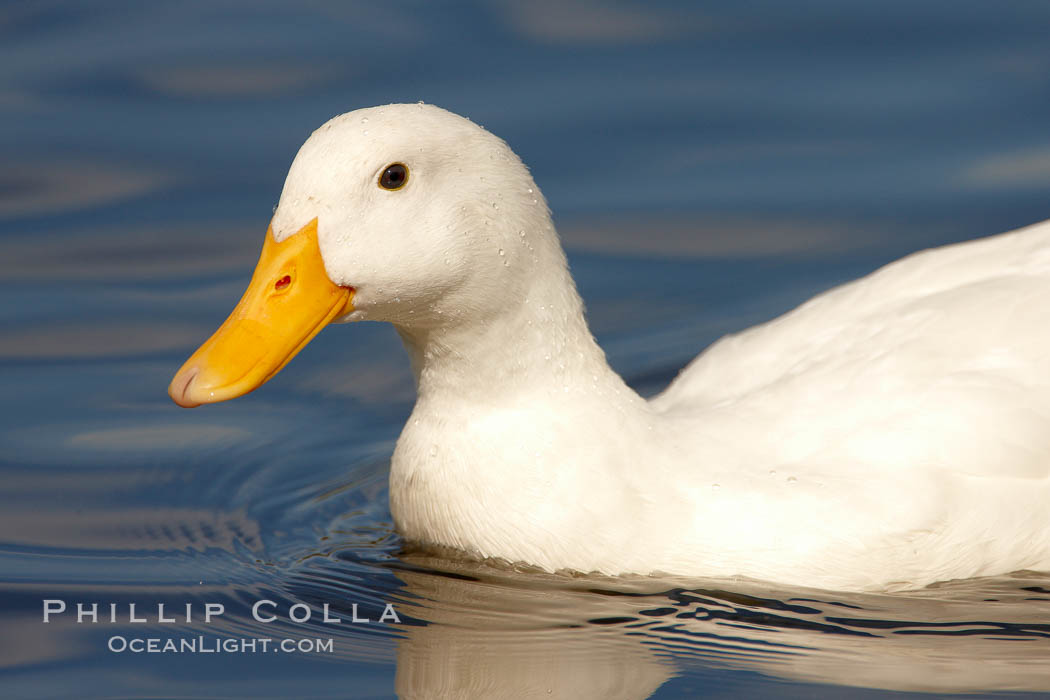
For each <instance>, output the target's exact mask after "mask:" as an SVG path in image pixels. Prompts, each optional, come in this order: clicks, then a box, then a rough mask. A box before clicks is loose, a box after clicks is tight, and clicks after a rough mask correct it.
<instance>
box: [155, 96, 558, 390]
mask: <svg viewBox="0 0 1050 700" xmlns="http://www.w3.org/2000/svg"><path fill="white" fill-rule="evenodd" d="M526 235H527V236H529V244H528V245H527V246H526V245H522V240H523V238H522V237H523V236H526ZM551 256H553V257H554V258H555V259H560V260H561V265H560V267H562V268H564V256H563V254H562V253H561V248H560V246H559V245H558V243H557V239H556V236H555V235H554V233H553V228H552V227H551V225H550V218H549V212H548V210H547V206H546V203H545V202H544V201H543V198H542V196H541V195H540V193H539V190H538V188H537V187H536V185H535V184H534V183H533V181H532V178H531V177H530V175H529V173H528V170H527V169H526V168H525V166H524V165H523V164H522V163H521V161H520V160H519V159H518V158H517V156H516V155H514V153H513V152H512V151H511V150H510V148H509V147H508V146H507V145H506V144H505V143H504V142H503V141H502V140H500V139H499V138H497V137H495V136H493V135H492V134H490V133H488V132H487V131H485V130H484V129H482V128H481V127H479V126H477V125H475V124H474V123H472V122H470V121H469V120H467V119H465V118H463V117H460V116H457V115H455V114H452V113H451V112H447V111H445V110H442V109H439V108H437V107H433V106H430V105H423V104H417V105H387V106H384V107H374V108H370V109H362V110H358V111H355V112H350V113H347V114H343V115H341V116H338V117H335V118H334V119H332V120H330V121H329V122H328V123H326V124H324V125H323V126H322V127H321V128H320V129H318V130H317V131H315V132H314V133H313V134H312V135H311V136H310V138H309V139H308V140H307V141H306V143H304V144H303V146H302V148H301V149H300V150H299V153H298V155H297V156H296V157H295V160H294V162H293V163H292V166H291V169H290V170H289V172H288V177H287V179H286V181H285V184H284V189H283V191H282V193H281V198H280V202H279V204H278V206H277V209H276V210H275V212H274V216H273V220H272V222H271V224H270V228H269V230H268V231H267V232H266V240H265V243H264V244H263V250H262V255H261V257H260V259H259V263H258V266H257V267H256V269H255V274H254V276H253V277H252V280H251V283H250V285H249V287H248V289H247V291H246V292H245V293H244V296H243V298H242V299H241V301H240V303H239V304H237V306H236V308H235V309H234V310H233V312H232V313H231V314H230V316H229V318H228V319H227V320H226V322H225V323H223V324H222V326H221V327H220V328H219V329H218V330H217V331H216V332H215V333H214V334H213V335H212V336H211V338H209V339H208V340H207V341H206V342H205V343H204V345H202V346H201V347H200V348H199V349H198V350H197V351H196V352H195V353H193V355H192V356H191V357H190V358H189V359H188V360H187V361H186V363H185V364H184V365H183V366H182V368H181V369H180V370H179V371H178V372H177V373H176V375H175V377H174V378H173V379H172V381H171V385H170V386H169V388H168V393H169V395H170V396H171V398H172V399H173V400H174V401H175V403H177V404H179V405H180V406H184V407H191V406H197V405H200V404H203V403H212V402H216V401H224V400H227V399H232V398H235V397H237V396H241V395H242V394H245V393H248V392H249V391H252V390H253V389H256V388H258V387H259V386H261V385H262V384H263V383H265V382H266V381H267V380H269V379H270V378H271V377H273V376H274V375H275V374H277V372H278V371H280V370H281V368H282V367H284V365H285V364H287V363H288V362H289V361H290V360H291V359H292V357H294V356H295V355H296V353H298V352H299V351H300V350H301V349H302V348H303V347H304V346H305V345H306V344H307V343H308V342H309V341H310V340H311V339H312V338H313V337H314V336H315V335H316V334H317V333H319V332H320V331H321V329H322V328H324V327H325V326H326V325H328V324H329V323H332V322H346V321H359V320H377V321H389V322H392V323H395V324H396V325H398V326H399V328H403V329H409V330H411V331H424V332H425V331H426V330H427V329H430V328H435V327H440V326H443V325H448V324H456V323H464V322H468V321H470V322H478V321H482V322H483V321H484V319H485V318H487V317H489V316H491V315H492V314H497V313H499V312H500V310H501V308H503V307H504V306H506V305H507V304H508V303H513V300H515V299H520V298H521V297H522V296H523V293H524V290H525V289H526V288H527V287H528V286H529V285H530V284H532V283H533V280H532V279H531V277H532V275H531V271H534V270H535V269H537V266H542V265H543V264H544V263H547V264H549V262H551V261H545V260H543V258H548V257H551Z"/></svg>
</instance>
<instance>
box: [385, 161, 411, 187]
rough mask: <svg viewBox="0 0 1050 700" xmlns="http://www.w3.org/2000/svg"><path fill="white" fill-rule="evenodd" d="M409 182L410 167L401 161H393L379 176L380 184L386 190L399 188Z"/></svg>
mask: <svg viewBox="0 0 1050 700" xmlns="http://www.w3.org/2000/svg"><path fill="white" fill-rule="evenodd" d="M406 182H408V167H407V166H405V165H402V164H401V163H391V164H390V165H388V166H386V170H384V171H383V174H382V175H380V176H379V186H380V187H382V188H383V189H384V190H399V189H401V188H402V187H404V186H405V183H406Z"/></svg>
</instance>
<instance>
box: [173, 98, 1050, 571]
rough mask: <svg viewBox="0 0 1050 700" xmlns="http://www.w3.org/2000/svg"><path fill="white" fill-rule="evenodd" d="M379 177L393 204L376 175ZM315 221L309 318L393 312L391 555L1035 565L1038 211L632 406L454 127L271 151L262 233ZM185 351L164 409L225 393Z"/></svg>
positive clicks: (544, 259) (476, 144)
mask: <svg viewBox="0 0 1050 700" xmlns="http://www.w3.org/2000/svg"><path fill="white" fill-rule="evenodd" d="M388 163H404V164H405V165H406V166H407V172H408V173H410V175H409V180H408V183H407V184H406V185H405V186H404V191H401V192H399V191H381V190H382V187H380V188H375V185H374V182H375V178H376V175H377V173H383V172H384V171H383V167H384V166H385V165H386V164H388ZM380 182H382V176H381V177H380ZM413 187H414V188H415V189H414V190H412V189H410V188H413ZM355 188H357V189H355ZM312 220H313V225H314V226H315V228H314V229H311V230H312V231H314V234H313V235H315V236H316V241H317V247H318V248H319V254H320V257H321V258H323V265H324V270H325V272H326V275H327V277H328V278H329V280H330V281H328V280H326V281H325V282H326V284H329V285H333V287H332V290H329V291H331V293H337V292H338V290H339V289H342V290H350V291H349V292H348V294H349V295H350V298H351V300H350V301H347V302H346V305H345V307H344V306H338V304H343V303H344V302H342V301H340V302H338V303H337V302H332V303H333V304H336V306H331V305H330V304H328V302H326V304H327V305H326V306H325V308H326V309H328V308H329V307H331V309H333V310H331V311H326V312H325V313H328V314H329V316H330V317H331V318H335V320H339V321H360V320H380V321H387V322H390V323H392V324H393V325H394V326H395V327H396V329H397V331H398V333H399V334H400V335H401V337H402V340H403V341H404V345H405V347H406V349H407V351H408V354H409V359H410V361H411V364H412V368H413V372H414V374H415V377H416V384H417V392H418V398H417V402H416V405H415V407H414V409H413V412H412V415H411V417H410V418H409V420H408V422H407V424H406V426H405V429H404V431H403V432H402V434H401V437H400V438H399V440H398V442H397V446H396V449H395V452H394V455H393V459H392V464H391V474H390V506H391V511H392V514H393V517H394V520H395V523H396V525H397V528H398V530H399V531H400V532H401V533H402V534H403V536H405V537H406V538H408V539H410V540H413V541H417V542H419V543H422V544H429V545H439V546H444V547H452V548H456V549H459V550H462V551H464V552H467V553H468V554H470V555H472V556H476V557H486V558H488V557H491V558H501V559H505V560H508V561H510V562H525V563H528V564H531V565H534V566H538V567H540V568H542V569H545V570H548V571H557V570H574V571H581V572H600V573H603V574H612V575H615V574H626V573H635V574H650V573H666V574H678V575H687V576H746V577H751V578H757V579H766V580H775V581H779V582H783V583H791V584H800V585H807V586H814V587H822V588H835V589H852V590H862V589H869V590H870V589H890V588H907V587H917V586H922V585H925V584H928V583H932V582H934V581H939V580H946V579H953V578H966V577H973V576H980V575H991V574H999V573H1005V572H1009V571H1014V570H1020V569H1050V527H1048V523H1050V478H1048V477H1050V304H1048V303H1047V302H1048V300H1050V222H1047V223H1043V224H1038V225H1035V226H1032V227H1029V228H1027V229H1022V230H1019V231H1016V232H1012V233H1008V234H1002V235H999V236H995V237H992V238H987V239H983V240H979V241H974V242H968V243H961V244H956V245H952V246H947V247H944V248H940V249H935V250H929V251H924V252H921V253H918V254H915V255H912V256H910V257H908V258H905V259H903V260H900V261H897V262H895V263H893V264H891V265H888V266H886V267H884V268H882V269H881V270H879V271H877V272H875V273H873V274H871V275H869V276H868V277H866V278H863V279H860V280H858V281H855V282H853V283H850V284H847V285H844V286H842V287H839V288H836V289H833V290H831V291H829V292H826V293H824V294H822V295H820V296H818V297H816V298H814V299H812V300H811V301H809V302H807V303H806V304H803V305H802V306H800V307H799V308H797V309H795V310H794V311H791V312H789V313H788V314H785V315H784V316H782V317H780V318H778V319H776V320H773V321H770V322H768V323H766V324H763V325H761V326H758V327H755V328H752V329H750V330H748V331H745V332H742V333H740V334H737V335H733V336H728V337H726V338H723V339H722V340H720V341H718V342H717V343H715V344H714V345H712V346H711V347H710V348H708V349H707V350H706V351H705V352H703V353H702V354H701V355H700V356H699V357H697V358H696V359H695V360H694V361H693V362H692V363H691V364H690V365H689V366H688V367H687V368H686V369H685V370H683V372H682V373H681V374H680V375H679V377H678V378H677V379H676V380H675V381H674V382H673V383H672V384H671V386H669V387H668V388H667V390H666V391H664V392H663V393H662V394H660V395H658V396H656V397H655V398H653V399H652V400H649V401H646V400H644V399H642V398H641V397H639V396H638V395H637V394H636V393H634V392H633V391H632V390H631V389H630V388H629V387H627V386H626V385H625V384H624V382H623V381H622V380H621V379H620V377H619V376H617V375H616V373H615V372H613V371H612V369H610V368H609V366H608V364H607V362H606V360H605V356H604V354H603V353H602V351H601V349H600V348H599V347H598V345H597V344H596V342H595V341H594V338H593V336H592V335H591V333H590V331H589V329H588V327H587V324H586V321H585V318H584V310H583V304H582V301H581V300H580V297H579V295H578V294H577V292H576V288H575V285H574V283H573V281H572V278H571V276H570V274H569V271H568V266H567V263H566V259H565V255H564V253H563V251H562V248H561V246H560V243H559V242H558V238H557V235H556V233H555V231H554V228H553V225H552V223H551V219H550V214H549V211H548V209H547V207H546V205H545V203H544V202H543V199H542V196H541V195H540V194H539V190H538V188H537V187H536V185H535V183H533V181H532V178H531V177H530V176H529V174H528V171H527V170H526V168H525V167H524V166H523V165H522V164H521V162H520V160H518V158H517V157H516V156H515V155H514V154H513V153H512V152H511V151H510V149H509V148H508V147H507V146H506V144H504V143H503V142H502V141H501V140H499V139H498V138H496V137H494V136H492V135H491V134H488V133H487V132H485V131H484V130H482V129H481V128H480V127H477V126H475V125H474V124H472V123H470V122H469V121H467V120H465V119H463V118H461V117H457V116H455V115H452V114H451V113H448V112H445V111H443V110H440V109H438V108H435V107H430V106H424V105H389V106H386V107H382V108H373V109H371V110H359V111H358V112H352V113H349V114H346V115H342V116H341V117H337V118H336V119H333V120H332V121H331V122H329V123H328V124H327V125H326V126H325V127H322V129H320V130H318V131H317V132H315V134H314V135H313V136H312V137H311V138H310V140H308V141H307V142H306V144H305V145H304V146H303V148H302V150H301V151H300V153H299V155H298V156H297V157H296V160H295V162H294V163H293V165H292V169H291V171H290V173H289V177H288V180H287V182H286V184H285V189H284V192H283V193H282V196H281V201H280V204H279V205H278V209H277V212H276V214H275V217H274V221H273V224H272V234H271V235H272V238H273V240H274V241H275V242H276V244H277V245H278V246H279V245H281V243H282V241H284V240H286V239H288V240H292V241H295V240H298V239H297V238H295V237H296V236H302V235H305V234H303V233H302V232H303V231H305V230H306V229H305V228H304V226H305V225H306V224H307V222H309V221H312ZM304 240H305V239H304ZM268 244H269V243H268ZM265 255H266V251H265V249H264V257H265ZM260 269H262V262H261V263H260ZM275 269H276V268H275ZM283 269H284V268H282V270H283ZM258 275H260V273H259V272H258V271H257V276H258ZM291 279H292V280H293V281H294V279H295V276H294V274H293V275H292V276H291ZM263 283H267V282H266V280H263ZM254 285H255V279H253V286H254ZM278 286H279V285H278ZM333 290H334V291H333ZM248 296H249V295H248V294H246V297H245V298H246V299H247V298H248ZM244 303H245V302H244V301H243V300H242V305H243V304H244ZM337 307H338V308H337ZM238 309H241V306H238ZM235 316H237V312H236V311H235V314H234V315H231V320H233V319H234V318H235ZM238 318H239V317H238ZM325 322H327V320H326V321H325ZM229 323H231V321H227V324H229ZM224 328H226V326H224ZM317 330H319V328H317V329H314V330H313V331H312V332H316V331H317ZM220 335H221V331H220V333H217V334H216V336H213V339H212V340H209V344H212V343H214V342H218V341H216V340H215V338H216V337H217V336H220ZM310 337H312V336H310ZM308 339H309V338H307V340H308ZM302 344H305V341H302V342H300V341H299V340H296V341H295V342H294V343H292V345H294V346H295V348H294V349H293V351H292V354H294V352H295V351H297V349H298V347H301V346H302ZM203 350H204V348H202V350H201V351H198V354H199V353H201V352H202V351H203ZM198 354H195V355H194V358H197V359H194V358H191V361H188V362H187V365H186V366H184V368H183V370H181V371H180V373H179V375H177V376H176V378H175V380H173V382H172V388H171V389H170V390H169V391H170V392H171V393H172V396H173V398H175V400H176V401H177V402H179V403H180V404H182V405H195V404H196V403H203V402H206V401H207V400H209V399H208V398H206V397H207V396H208V395H209V394H208V392H211V393H212V394H214V395H215V396H219V397H220V398H218V399H212V400H220V399H221V398H228V396H227V395H225V394H222V393H221V391H220V390H219V389H214V388H213V385H214V387H218V386H219V382H218V380H214V381H213V380H212V379H210V376H211V375H208V372H209V371H210V369H209V367H208V366H207V362H206V361H205V360H206V358H205V359H200V358H199V357H198ZM201 357H204V356H201ZM287 359H290V356H289V358H286V359H284V360H283V361H284V362H287ZM280 366H283V364H281V365H280ZM280 366H277V368H276V369H274V370H273V371H272V372H270V373H269V374H265V372H264V373H262V374H260V376H264V375H265V378H264V379H262V381H266V379H268V378H269V377H270V376H273V374H274V373H276V371H277V369H280ZM205 379H207V380H208V381H209V382H212V384H209V385H208V386H204V384H205V383H206V382H205ZM259 383H261V382H259ZM256 386H257V384H256ZM220 388H221V387H220ZM250 388H254V387H250ZM250 388H249V389H247V390H250ZM241 393H243V391H242V392H241ZM200 397H205V398H203V399H202V398H200Z"/></svg>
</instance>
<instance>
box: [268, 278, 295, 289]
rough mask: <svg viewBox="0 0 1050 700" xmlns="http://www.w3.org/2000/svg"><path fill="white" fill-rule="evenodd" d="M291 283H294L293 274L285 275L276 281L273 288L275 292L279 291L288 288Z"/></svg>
mask: <svg viewBox="0 0 1050 700" xmlns="http://www.w3.org/2000/svg"><path fill="white" fill-rule="evenodd" d="M291 283H292V276H291V275H285V276H284V277H282V278H281V279H279V280H277V281H276V282H274V285H273V289H274V291H275V292H279V291H281V290H282V289H287V287H288V285H290V284H291Z"/></svg>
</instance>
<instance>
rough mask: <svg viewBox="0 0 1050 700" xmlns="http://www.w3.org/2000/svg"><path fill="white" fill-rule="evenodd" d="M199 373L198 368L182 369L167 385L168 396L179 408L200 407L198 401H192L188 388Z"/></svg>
mask: <svg viewBox="0 0 1050 700" xmlns="http://www.w3.org/2000/svg"><path fill="white" fill-rule="evenodd" d="M199 373H200V367H197V366H192V367H183V368H182V369H180V370H179V371H178V372H177V373H176V374H175V377H174V378H173V379H172V380H171V384H169V385H168V396H170V397H171V400H172V401H174V402H175V403H176V404H178V405H179V406H182V407H183V408H196V407H197V406H200V405H201V404H200V402H199V401H194V400H193V398H192V396H191V392H190V387H192V386H193V380H194V379H196V378H197V375H198V374H199Z"/></svg>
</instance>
